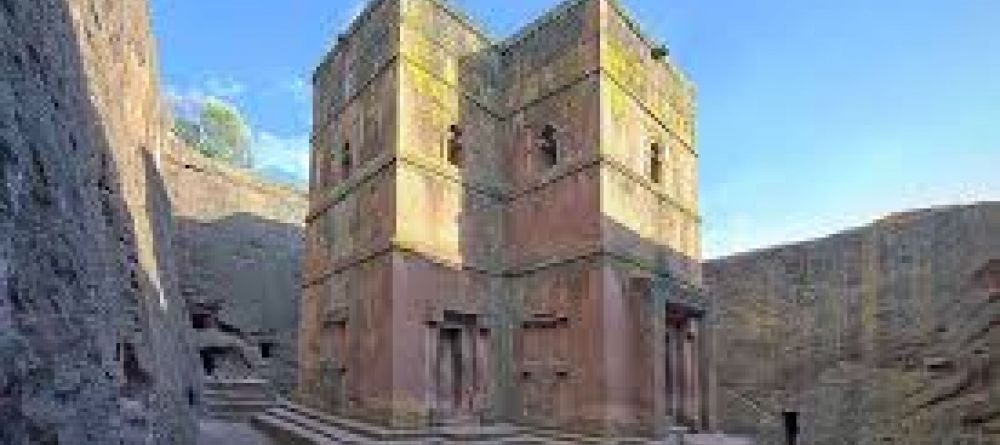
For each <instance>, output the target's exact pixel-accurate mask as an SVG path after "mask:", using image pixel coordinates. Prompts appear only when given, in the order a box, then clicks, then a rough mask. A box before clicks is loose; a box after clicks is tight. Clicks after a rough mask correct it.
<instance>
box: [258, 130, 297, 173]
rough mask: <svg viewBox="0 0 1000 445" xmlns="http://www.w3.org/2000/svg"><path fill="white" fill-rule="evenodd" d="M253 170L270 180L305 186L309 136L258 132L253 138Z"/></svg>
mask: <svg viewBox="0 0 1000 445" xmlns="http://www.w3.org/2000/svg"><path fill="white" fill-rule="evenodd" d="M253 139H254V140H253V157H254V159H253V161H254V170H257V171H258V172H261V173H263V174H265V175H267V176H269V177H271V178H272V179H276V180H283V181H285V182H294V183H296V184H299V185H303V184H305V183H306V182H307V181H308V179H309V136H308V135H305V134H303V135H295V136H291V137H284V136H279V135H276V134H274V133H271V132H268V131H258V132H255V133H254V138H253Z"/></svg>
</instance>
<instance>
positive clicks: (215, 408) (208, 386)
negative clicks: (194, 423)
mask: <svg viewBox="0 0 1000 445" xmlns="http://www.w3.org/2000/svg"><path fill="white" fill-rule="evenodd" d="M274 404H275V399H274V396H272V394H271V390H270V388H269V386H268V382H267V380H261V379H212V380H207V381H206V382H205V391H204V393H203V405H202V407H203V413H204V414H205V416H206V417H208V418H212V419H219V420H230V421H248V420H250V418H251V417H253V416H254V415H256V414H259V413H261V412H264V411H265V410H267V409H268V408H270V407H272V406H274Z"/></svg>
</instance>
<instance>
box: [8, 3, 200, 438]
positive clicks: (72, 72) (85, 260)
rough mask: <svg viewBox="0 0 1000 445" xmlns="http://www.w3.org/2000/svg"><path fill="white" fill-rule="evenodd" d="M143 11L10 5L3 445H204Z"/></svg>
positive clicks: (140, 6) (130, 6)
mask: <svg viewBox="0 0 1000 445" xmlns="http://www.w3.org/2000/svg"><path fill="white" fill-rule="evenodd" d="M149 21H150V20H149V16H148V7H147V4H146V2H144V1H128V2H107V1H97V0H2V1H0V443H3V444H15V445H21V444H45V445H56V444H62V445H78V444H84V445H85V444H95V445H96V444H111V443H121V444H140V443H141V444H177V445H188V444H191V443H194V417H193V411H192V409H191V406H190V405H191V404H193V403H194V401H195V399H196V393H197V386H198V381H197V376H196V375H195V374H194V373H193V372H191V371H192V369H193V368H194V367H193V363H192V361H191V358H192V357H193V354H192V352H191V349H190V338H189V335H188V334H189V330H188V329H186V326H187V314H186V311H185V305H184V302H183V301H182V299H181V298H180V293H179V292H178V286H177V279H176V270H175V268H174V260H173V255H172V252H171V249H172V247H171V244H170V242H169V240H170V231H171V218H170V211H169V210H170V209H169V206H170V204H169V201H168V198H167V194H166V187H165V186H164V183H163V178H162V177H161V175H160V153H162V152H163V150H164V144H166V143H167V142H166V141H167V137H166V131H165V128H168V127H167V126H165V125H164V116H163V114H162V110H163V108H162V103H161V100H160V94H159V90H158V86H157V77H156V74H155V72H156V70H155V52H154V45H153V40H152V36H151V34H150V26H149Z"/></svg>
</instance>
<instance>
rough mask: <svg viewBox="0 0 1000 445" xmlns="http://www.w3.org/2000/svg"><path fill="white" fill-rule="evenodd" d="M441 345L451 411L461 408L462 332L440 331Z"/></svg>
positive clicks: (456, 330)
mask: <svg viewBox="0 0 1000 445" xmlns="http://www.w3.org/2000/svg"><path fill="white" fill-rule="evenodd" d="M441 343H442V344H443V345H444V351H445V356H444V363H443V365H444V366H447V367H448V368H447V371H446V372H448V375H449V376H450V377H451V382H450V383H451V385H450V388H448V390H449V391H448V392H449V393H450V394H449V396H450V399H451V400H450V401H451V404H452V407H453V409H456V410H457V409H460V408H461V407H462V386H463V382H462V380H463V378H462V377H463V376H462V331H460V330H458V329H442V330H441Z"/></svg>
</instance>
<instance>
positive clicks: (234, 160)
mask: <svg viewBox="0 0 1000 445" xmlns="http://www.w3.org/2000/svg"><path fill="white" fill-rule="evenodd" d="M199 107H200V111H199V112H198V115H197V118H196V119H191V118H185V117H180V116H179V117H177V118H176V119H175V121H174V133H175V134H177V136H178V137H180V138H181V139H182V140H183V141H185V142H187V144H188V145H190V146H191V147H192V148H194V149H196V150H198V151H200V152H201V153H202V154H204V155H205V156H208V157H211V158H215V159H221V160H224V161H226V162H228V163H230V164H232V165H234V166H236V167H242V168H250V167H251V166H252V165H253V162H252V159H251V155H250V127H249V126H248V125H247V124H246V121H245V120H244V119H243V116H242V115H241V114H240V112H239V110H237V109H236V107H235V106H233V105H232V104H229V103H226V102H224V101H222V100H221V99H218V98H214V97H213V98H209V99H207V100H205V101H204V102H202V103H200V104H199Z"/></svg>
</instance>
